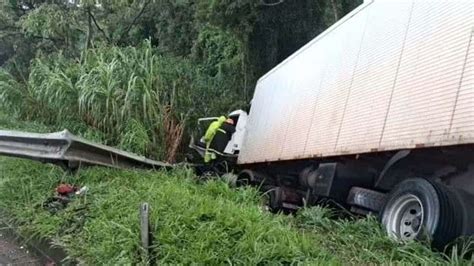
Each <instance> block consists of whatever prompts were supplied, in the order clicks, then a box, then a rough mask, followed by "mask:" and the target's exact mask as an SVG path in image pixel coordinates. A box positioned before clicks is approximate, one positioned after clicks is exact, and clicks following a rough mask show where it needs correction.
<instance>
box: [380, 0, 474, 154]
mask: <svg viewBox="0 0 474 266" xmlns="http://www.w3.org/2000/svg"><path fill="white" fill-rule="evenodd" d="M472 6H473V5H472V2H470V3H468V2H467V1H463V2H462V1H415V5H414V7H413V11H412V17H411V22H410V26H409V29H408V35H407V39H406V42H405V48H404V51H403V54H402V58H401V63H400V69H399V73H398V75H397V80H396V85H395V87H394V91H393V97H392V98H393V99H392V102H391V105H390V109H389V112H388V117H387V121H386V126H385V130H384V132H383V137H382V141H381V148H383V149H389V148H400V147H402V148H407V147H415V146H433V145H440V144H443V143H446V144H449V142H450V139H449V137H448V135H449V128H450V123H451V119H452V114H453V112H454V109H455V108H456V106H455V105H456V97H457V96H458V91H459V89H460V84H461V78H462V75H463V73H464V66H465V62H466V55H467V53H468V46H469V42H470V39H471V35H472V27H473V24H474V13H473V10H472ZM466 74H468V73H466ZM471 75H472V74H471ZM462 100H463V99H462ZM466 107H467V108H469V106H466ZM470 108H472V106H471V107H470ZM455 143H456V142H454V143H453V144H455Z"/></svg>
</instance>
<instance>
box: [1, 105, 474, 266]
mask: <svg viewBox="0 0 474 266" xmlns="http://www.w3.org/2000/svg"><path fill="white" fill-rule="evenodd" d="M12 126H14V128H15V129H18V130H38V131H49V130H50V129H48V127H46V126H44V125H41V124H38V123H30V122H20V121H15V119H14V118H12V117H7V116H5V115H1V114H0V128H5V127H6V128H10V127H12ZM64 182H66V183H72V184H75V185H78V186H87V187H89V192H88V193H87V194H86V195H85V196H83V197H78V198H76V199H75V200H74V201H73V202H72V203H71V204H69V205H68V207H67V208H66V209H64V210H61V211H59V212H57V213H51V212H49V211H48V209H47V208H45V202H46V201H47V200H48V199H49V198H50V197H51V196H53V194H54V188H55V187H56V186H57V185H58V184H60V183H64ZM142 202H148V203H150V205H151V219H150V221H151V225H152V231H153V233H154V235H155V237H156V242H155V246H154V248H153V250H154V253H155V254H156V255H155V256H156V258H157V259H158V260H159V261H160V262H161V263H165V264H177V263H181V264H190V263H198V264H224V263H235V264H252V265H253V264H258V263H261V264H290V263H303V264H329V263H332V264H347V263H350V264H369V263H377V264H389V263H401V264H424V265H436V264H447V263H449V264H453V265H459V264H469V263H470V261H467V260H464V259H463V258H462V256H463V254H465V253H466V252H467V251H468V250H466V251H463V252H461V254H460V255H458V254H457V253H453V254H452V255H449V256H445V255H443V254H441V253H435V252H433V251H431V250H430V249H429V248H428V246H427V245H423V244H421V243H411V244H408V245H405V244H399V243H396V242H394V241H392V240H390V239H388V238H387V236H386V234H385V233H384V232H383V231H382V229H381V228H380V226H379V224H378V222H377V221H376V219H375V218H373V217H369V218H366V219H353V218H345V219H341V218H336V217H335V214H334V212H333V211H331V210H329V209H324V208H320V207H316V208H311V209H304V210H302V211H300V212H299V213H298V214H296V215H290V216H288V215H280V214H278V215H273V214H270V213H269V212H267V211H264V210H262V208H261V204H260V202H261V196H260V195H259V193H258V192H257V191H256V190H254V189H235V188H231V187H229V186H228V185H227V184H226V183H225V182H223V181H220V180H210V181H197V180H196V178H195V177H194V176H193V174H192V172H191V171H190V170H189V169H186V168H180V169H176V170H174V171H169V172H166V171H157V172H156V171H139V170H137V171H132V170H129V171H122V170H115V169H106V168H89V169H81V170H80V171H79V172H78V173H76V174H75V175H71V174H69V173H66V172H63V171H62V170H61V169H60V168H59V167H56V166H51V165H44V164H40V163H32V162H31V161H27V160H20V159H12V158H6V157H0V209H1V210H6V211H7V212H8V214H9V215H10V217H11V218H12V219H11V222H12V223H14V224H17V225H18V226H19V229H20V230H21V231H22V232H23V233H25V234H27V235H31V236H37V237H41V238H45V239H50V240H52V242H53V243H54V244H55V245H59V246H61V247H62V248H64V249H65V250H66V251H67V253H68V255H69V256H70V257H71V258H72V259H75V260H78V261H80V262H83V263H85V264H86V265H89V264H130V263H139V264H142V263H145V262H146V260H144V258H143V257H142V254H143V253H142V250H141V247H140V237H139V232H140V231H139V230H140V229H139V210H138V207H139V205H140V203H142ZM471 263H472V261H471Z"/></svg>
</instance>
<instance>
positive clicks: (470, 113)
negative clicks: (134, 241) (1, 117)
mask: <svg viewBox="0 0 474 266" xmlns="http://www.w3.org/2000/svg"><path fill="white" fill-rule="evenodd" d="M473 39H474V1H472V0H451V1H441V0H440V1H429V0H403V1H402V0H366V1H364V3H363V4H361V5H360V6H359V7H358V8H356V9H355V10H353V11H352V12H351V13H349V14H347V15H346V16H345V17H343V18H342V19H341V20H340V21H338V22H337V23H335V24H334V25H333V26H331V27H330V28H329V29H327V30H326V31H324V32H323V33H322V34H320V35H319V36H317V37H316V38H315V39H313V40H312V41H310V42H309V43H308V44H306V45H305V46H304V47H302V48H301V49H300V50H298V51H297V52H295V53H294V54H293V55H291V56H290V57H289V58H287V59H286V60H285V61H283V62H282V63H280V64H279V65H278V66H276V67H275V68H273V69H272V70H270V71H269V72H268V73H267V74H265V75H264V76H263V77H261V78H260V79H259V81H258V82H257V85H256V88H255V93H254V97H253V99H252V101H251V107H250V111H249V112H246V111H244V110H237V111H234V112H232V113H230V114H228V117H230V118H232V119H233V121H234V124H235V127H236V128H235V133H233V134H232V136H231V138H230V140H229V142H228V143H227V146H226V147H225V149H224V150H223V151H221V152H217V156H216V158H215V160H212V161H211V162H210V163H203V162H204V160H203V158H204V154H205V153H206V144H205V143H203V141H202V139H199V136H202V135H203V131H202V130H204V129H206V126H207V125H208V124H209V123H210V122H213V121H215V120H217V119H218V118H217V117H207V118H201V119H199V120H198V127H197V128H198V129H201V132H199V130H198V133H199V136H198V137H197V138H196V140H197V141H194V139H192V140H191V143H190V145H189V146H190V148H191V150H192V151H193V154H191V155H190V156H189V159H190V160H191V161H193V162H194V163H193V164H192V165H193V166H195V167H196V169H197V172H198V173H199V174H206V173H209V172H217V173H225V172H233V173H235V176H236V178H235V183H236V184H237V185H253V186H257V187H258V188H259V189H260V190H262V191H263V192H265V195H267V196H268V207H269V208H270V209H271V210H272V211H281V210H292V209H298V208H300V207H301V206H311V205H316V204H320V203H322V202H326V203H328V202H330V203H334V204H336V205H338V206H342V207H344V208H347V209H349V210H350V211H352V212H353V213H356V214H360V215H366V214H375V215H378V217H380V221H381V223H382V226H383V228H384V229H385V231H386V232H387V234H388V235H390V236H391V237H393V238H395V239H399V240H401V241H411V240H415V239H423V240H429V241H431V243H432V245H433V246H434V247H435V248H438V249H443V248H444V247H445V246H446V245H448V244H450V243H452V242H453V241H454V240H456V239H458V238H459V237H462V236H472V235H474V40H473ZM0 154H2V155H8V156H17V157H23V158H30V159H35V160H40V161H43V162H48V163H55V164H58V165H60V166H62V167H64V168H67V169H77V168H79V167H80V166H81V165H101V166H109V167H121V168H129V167H140V168H152V169H157V168H172V167H174V165H170V164H167V163H162V162H156V161H153V160H149V159H146V158H144V157H140V156H137V155H133V154H129V153H127V152H124V151H121V150H118V149H114V148H111V147H107V146H103V145H100V144H95V143H92V142H89V141H86V140H84V139H81V138H78V137H76V136H74V135H72V134H71V133H70V132H68V131H63V132H58V133H52V134H35V133H26V132H12V131H0Z"/></svg>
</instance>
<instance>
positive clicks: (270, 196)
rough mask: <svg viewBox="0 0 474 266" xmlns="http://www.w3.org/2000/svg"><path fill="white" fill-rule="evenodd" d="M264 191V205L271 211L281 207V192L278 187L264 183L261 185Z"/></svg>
mask: <svg viewBox="0 0 474 266" xmlns="http://www.w3.org/2000/svg"><path fill="white" fill-rule="evenodd" d="M262 191H263V193H264V198H265V200H264V203H263V204H264V205H266V207H267V208H268V210H269V211H271V212H273V213H277V212H279V211H280V210H281V209H282V207H283V192H282V189H281V188H280V187H274V186H269V185H265V186H263V187H262Z"/></svg>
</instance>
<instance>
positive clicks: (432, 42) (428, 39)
mask: <svg viewBox="0 0 474 266" xmlns="http://www.w3.org/2000/svg"><path fill="white" fill-rule="evenodd" d="M473 27H474V2H473V1H424V0H415V1H390V0H377V1H373V2H367V1H366V3H365V4H364V5H363V6H361V7H360V8H358V9H357V10H355V11H354V12H352V13H351V14H349V15H348V16H347V17H345V18H344V19H343V22H340V23H338V25H335V26H333V27H332V28H330V29H329V30H328V31H326V32H325V33H323V34H322V35H321V36H319V37H318V38H316V39H315V40H313V41H312V42H311V43H309V44H308V45H307V46H305V47H304V48H302V49H301V50H300V51H299V52H297V53H295V55H293V56H292V57H290V58H289V59H288V60H286V61H285V62H283V63H282V64H280V65H279V66H277V67H276V68H275V69H273V70H272V71H270V72H269V73H268V74H267V75H266V76H264V77H263V78H262V79H261V80H260V81H259V83H258V84H257V88H256V94H255V97H254V100H253V102H252V110H251V112H250V119H249V125H248V128H247V136H246V138H245V140H244V145H243V148H242V150H241V154H240V156H239V163H243V164H245V163H255V162H264V161H278V160H291V159H301V158H309V157H316V156H323V157H324V156H332V155H341V154H356V153H364V152H370V151H375V150H388V149H404V148H412V147H415V146H433V145H452V144H459V143H472V142H474V133H473V131H474V118H473V117H474V113H473V112H474V100H473V97H474V92H473V91H474V88H473V83H474V81H473V79H474V78H473V77H474V73H473V71H474V66H473V64H474V63H473V62H474V59H473V57H474V49H473V48H472V46H473V44H472V35H473V33H472V32H473Z"/></svg>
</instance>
